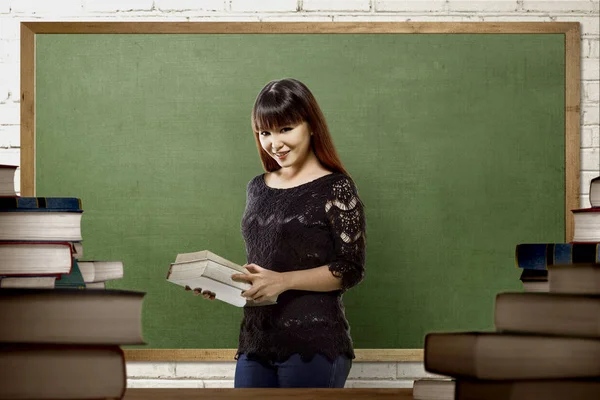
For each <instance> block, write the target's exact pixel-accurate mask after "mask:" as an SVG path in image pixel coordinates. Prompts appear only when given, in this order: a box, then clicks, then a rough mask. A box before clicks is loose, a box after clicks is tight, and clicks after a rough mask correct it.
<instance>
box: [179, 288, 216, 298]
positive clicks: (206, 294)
mask: <svg viewBox="0 0 600 400" xmlns="http://www.w3.org/2000/svg"><path fill="white" fill-rule="evenodd" d="M185 290H192V288H190V287H189V286H188V285H185ZM200 293H202V297H204V298H205V299H209V300H214V299H215V296H216V294H215V293H213V292H211V291H210V290H205V291H204V292H203V291H202V288H195V289H194V296H199V295H200Z"/></svg>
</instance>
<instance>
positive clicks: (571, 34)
mask: <svg viewBox="0 0 600 400" xmlns="http://www.w3.org/2000/svg"><path fill="white" fill-rule="evenodd" d="M150 33H151V34H161V33H162V34H177V33H179V34H192V33H203V34H206V33H220V34H223V33H236V34H243V33H248V34H261V33H269V34H273V33H276V34H288V33H302V34H310V33H319V34H323V33H330V34H349V33H352V34H360V33H397V34H428V33H429V34H433V33H435V34H564V37H565V54H564V56H565V59H564V60H565V127H564V129H565V240H566V241H571V240H572V238H573V228H574V225H573V216H572V213H571V210H572V209H575V208H578V207H579V147H580V135H579V128H580V57H581V56H580V27H579V23H578V22H476V23H471V22H357V23H347V22H339V23H338V22H285V23H278V22H273V23H262V22H22V23H21V195H22V196H35V193H36V187H35V176H36V165H35V143H36V142H35V137H36V136H35V134H36V132H35V105H36V99H35V68H36V67H35V43H36V38H35V36H36V35H37V34H150ZM235 351H236V350H235V349H148V350H145V349H135V350H134V349H128V350H125V356H126V359H127V361H231V360H233V357H234V354H235ZM355 361H380V362H394V361H423V350H422V349H356V360H355Z"/></svg>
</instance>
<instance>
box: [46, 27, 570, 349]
mask: <svg viewBox="0 0 600 400" xmlns="http://www.w3.org/2000/svg"><path fill="white" fill-rule="evenodd" d="M35 39H36V41H35V163H36V177H35V184H36V195H38V196H76V197H80V198H81V199H82V204H83V209H84V215H83V220H82V230H83V247H84V255H85V257H84V258H86V259H103V260H122V261H123V262H124V266H125V277H124V279H122V280H120V281H115V282H113V283H110V285H109V286H110V287H111V288H118V289H131V290H141V291H145V292H147V295H146V298H145V300H144V311H143V330H144V337H145V339H146V341H147V342H148V345H147V346H145V348H151V349H212V348H235V347H236V346H237V335H238V329H239V324H240V321H241V317H242V310H241V309H238V308H234V307H231V306H229V305H227V304H224V303H220V302H209V301H206V300H203V299H201V298H198V297H194V296H193V295H192V294H191V293H190V292H185V291H184V290H183V289H182V288H180V287H177V286H175V285H173V284H170V283H167V281H166V280H165V276H166V272H167V269H168V266H169V263H170V262H173V261H174V259H175V256H176V255H177V253H182V252H191V251H197V250H203V249H210V250H211V251H213V252H215V253H217V254H220V255H222V256H224V257H226V258H229V259H230V260H232V261H234V262H237V263H240V264H243V263H245V262H246V255H245V247H244V242H243V239H242V236H241V233H240V221H241V217H242V213H243V211H244V206H245V194H246V184H247V183H248V181H249V180H250V179H252V178H253V177H254V176H256V175H258V174H261V173H263V172H264V171H263V170H262V165H261V164H260V161H259V158H258V153H257V149H256V145H255V142H254V139H253V136H252V135H253V134H252V131H251V127H250V111H251V108H252V105H253V102H254V99H255V97H256V95H257V94H258V92H259V90H260V89H261V88H262V87H263V86H264V85H265V84H266V83H267V82H268V81H270V80H272V79H278V78H283V77H293V78H296V79H299V80H301V81H303V82H304V83H306V84H307V86H308V87H309V88H311V90H312V91H313V93H314V95H315V96H316V98H317V100H318V101H319V103H320V105H321V107H322V109H323V111H324V114H325V116H326V118H327V121H328V123H329V126H330V129H331V132H332V135H333V140H334V143H335V145H336V148H337V150H338V152H339V154H340V156H341V158H342V160H343V162H344V165H345V167H346V168H347V170H348V171H349V172H350V174H351V176H352V177H353V179H354V180H355V182H356V184H357V186H358V189H359V194H360V196H361V198H362V200H363V202H364V204H365V206H366V218H367V235H368V241H367V264H366V279H365V280H364V281H363V283H361V284H360V285H359V286H357V287H356V288H354V289H352V290H350V291H348V292H347V293H346V294H345V295H344V302H345V305H346V314H347V317H348V320H349V321H350V325H351V334H352V336H353V339H354V344H355V347H356V348H365V349H366V348H368V349H381V348H390V349H411V348H421V347H422V346H423V339H424V335H425V334H426V333H427V332H429V331H435V330H438V331H439V330H477V329H493V306H494V300H495V295H496V293H498V292H501V291H507V290H521V286H520V282H519V271H518V270H517V269H516V268H515V262H514V251H515V246H516V244H518V243H523V242H538V241H550V242H552V241H557V242H560V241H563V240H565V230H566V227H565V191H566V187H565V174H566V172H565V79H566V77H565V35H564V34H560V33H551V34H548V33H540V34H515V33H510V34H508V33H506V34H503V33H501V32H500V33H494V34H480V33H471V34H469V33H466V34H447V33H439V34H416V33H415V34H390V33H347V34H329V33H293V34H277V33H261V34H247V33H227V34H225V33H223V34H218V33H213V34H197V33H189V34H186V33H172V34H168V33H167V34H164V33H162V34H160V33H159V34H155V33H146V34H139V33H136V34H123V33H119V34H113V33H104V34H102V33H98V34H89V33H86V34H77V33H68V34H56V33H50V34H43V33H39V34H37V35H35Z"/></svg>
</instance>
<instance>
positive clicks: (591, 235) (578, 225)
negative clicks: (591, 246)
mask: <svg viewBox="0 0 600 400" xmlns="http://www.w3.org/2000/svg"><path fill="white" fill-rule="evenodd" d="M571 211H572V212H573V223H574V229H573V242H600V207H589V208H579V209H576V210H571Z"/></svg>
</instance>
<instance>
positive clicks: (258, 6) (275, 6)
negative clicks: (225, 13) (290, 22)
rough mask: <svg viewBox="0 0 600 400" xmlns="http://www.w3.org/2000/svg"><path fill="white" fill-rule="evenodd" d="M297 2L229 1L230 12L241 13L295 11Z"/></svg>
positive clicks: (291, 0)
mask: <svg viewBox="0 0 600 400" xmlns="http://www.w3.org/2000/svg"><path fill="white" fill-rule="evenodd" d="M297 9H298V1H297V0H263V1H260V2H259V1H255V0H231V11H235V12H238V11H243V12H272V11H279V12H281V11H293V12H295V11H297Z"/></svg>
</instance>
